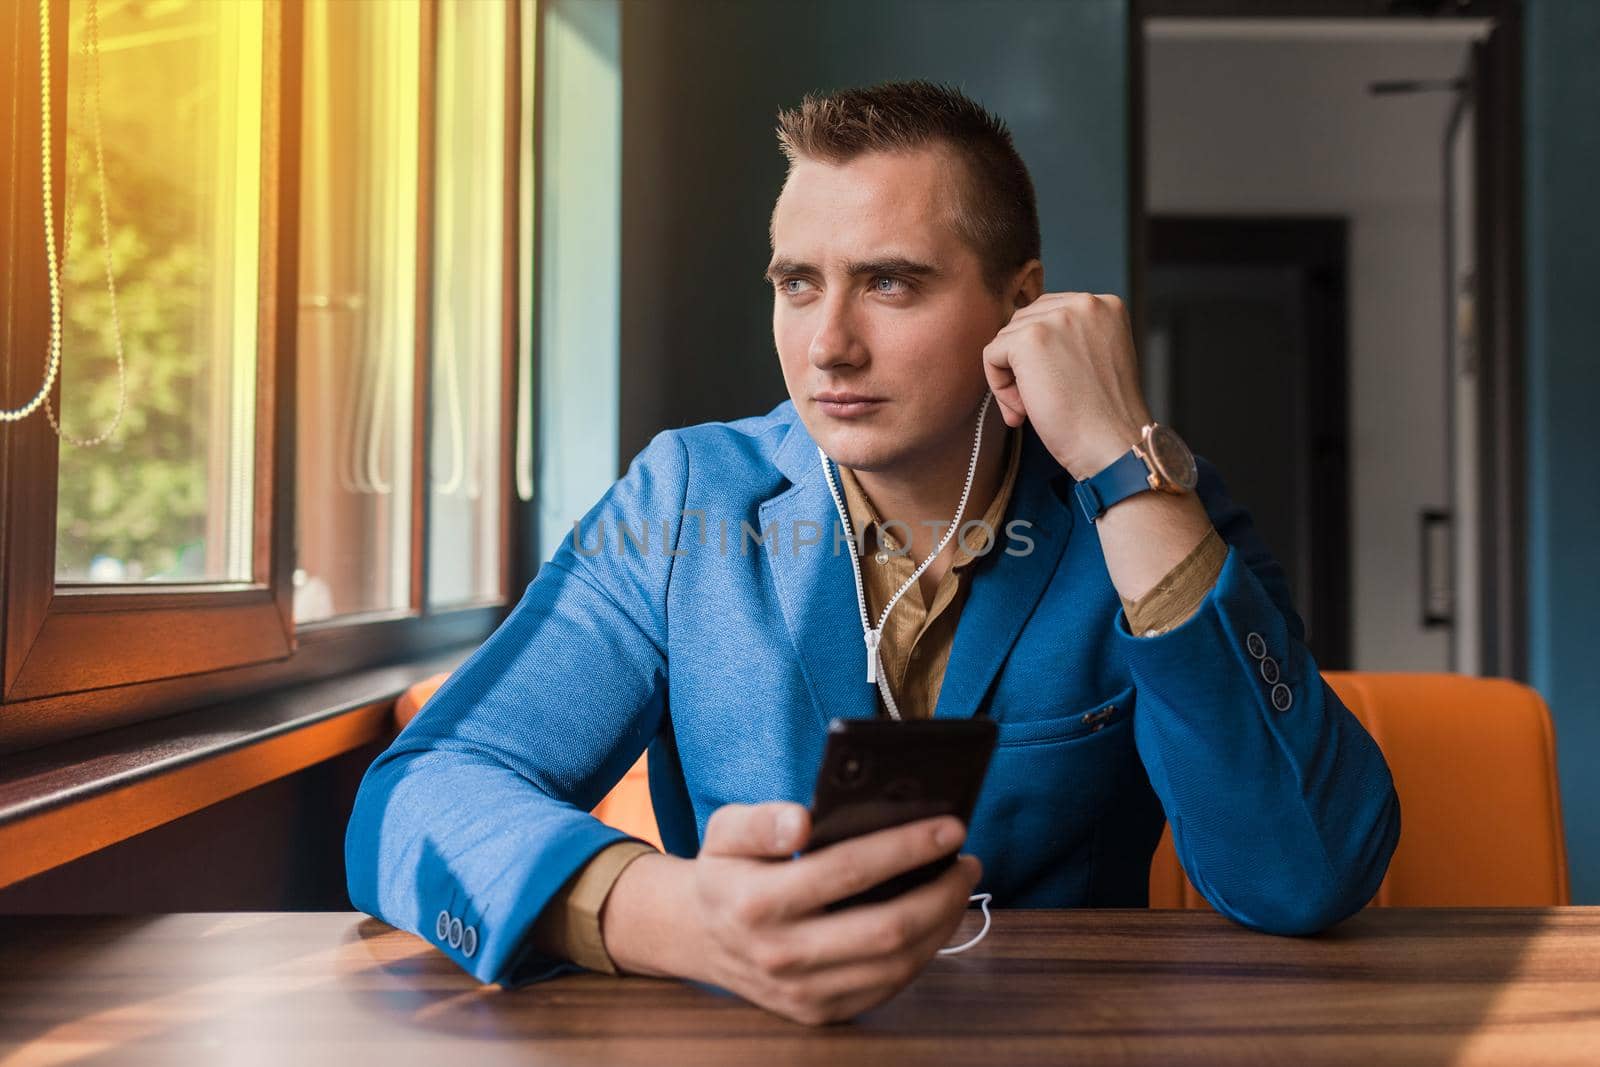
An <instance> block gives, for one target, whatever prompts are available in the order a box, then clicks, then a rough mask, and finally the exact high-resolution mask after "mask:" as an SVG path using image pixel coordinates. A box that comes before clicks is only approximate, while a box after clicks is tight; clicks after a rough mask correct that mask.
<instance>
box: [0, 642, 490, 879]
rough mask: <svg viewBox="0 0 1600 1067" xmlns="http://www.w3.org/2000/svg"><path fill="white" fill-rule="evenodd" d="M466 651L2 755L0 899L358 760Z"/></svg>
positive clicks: (296, 687) (439, 655)
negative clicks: (244, 799) (289, 779)
mask: <svg viewBox="0 0 1600 1067" xmlns="http://www.w3.org/2000/svg"><path fill="white" fill-rule="evenodd" d="M471 652H472V648H471V647H468V648H461V649H456V650H453V651H451V652H446V653H441V654H438V655H434V656H430V657H427V658H423V659H416V660H412V661H409V662H406V663H400V664H391V665H388V666H384V667H376V668H372V669H369V670H362V671H353V672H351V673H348V674H344V675H341V676H339V677H337V678H332V679H328V680H324V681H318V682H313V683H310V684H306V685H300V686H294V687H292V688H288V689H283V690H280V691H278V692H273V693H267V694H263V695H259V696H255V697H251V698H248V699H241V700H237V701H230V702H228V703H224V704H218V705H213V706H211V707H205V708H199V709H196V710H194V711H188V712H184V713H183V714H180V715H172V716H168V717H166V718H161V719H154V720H150V721H147V722H141V723H137V724H135V725H131V726H126V727H122V728H120V729H116V730H110V731H107V732H105V733H99V734H93V735H90V736H88V737H83V738H78V739H74V740H72V741H64V742H60V743H57V744H53V745H48V746H45V747H42V748H36V749H30V750H28V751H25V752H20V753H14V754H12V755H8V756H6V757H5V758H4V760H3V761H0V887H4V886H8V885H11V884H13V883H15V882H19V881H21V880H22V879H24V878H28V877H31V876H32V875H35V874H38V873H40V872H42V871H47V870H49V869H51V868H52V867H58V866H60V865H61V864H63V863H67V862H70V861H71V860H75V859H77V858H79V857H80V856H85V855H88V854H89V853H91V852H94V851H97V850H98V849H102V848H105V847H106V846H107V845H112V844H115V843H116V842H118V841H123V840H126V839H128V838H130V837H133V836H135V835H136V834H140V833H143V832H144V831H146V830H149V829H152V828H154V827H156V826H160V825H161V824H163V823H166V822H170V821H172V820H173V819H177V818H181V817H182V816H184V815H188V814H191V813H193V812H196V811H199V810H200V809H202V808H204V807H207V806H209V805H211V804H215V803H217V802H218V801H221V800H226V799H227V798H229V797H232V796H236V795H238V794H239V793H243V792H245V791H246V790H249V789H253V788H255V787H256V786H258V785H263V784H265V783H267V782H270V781H273V780H274V779H277V778H281V777H284V776H285V775H288V774H293V773H294V772H296V771H298V770H301V769H303V768H305V767H309V766H311V765H312V764H315V763H320V762H322V761H323V760H326V759H330V758H332V757H334V756H337V755H339V754H340V753H343V752H348V751H350V750H351V749H354V748H359V747H360V746H362V745H364V744H367V743H368V742H371V741H374V740H377V739H379V738H381V737H384V736H386V735H387V734H388V733H389V731H391V730H392V728H393V709H394V702H395V699H396V698H397V697H398V696H399V695H400V694H401V693H402V692H404V691H405V690H406V688H408V687H409V686H411V685H412V684H414V683H416V682H419V681H421V680H423V679H424V678H428V677H431V676H432V675H434V674H438V673H440V672H447V671H450V670H453V669H454V668H455V667H456V666H458V665H459V664H460V663H461V662H462V661H464V660H465V659H466V658H467V656H468V655H470V654H471Z"/></svg>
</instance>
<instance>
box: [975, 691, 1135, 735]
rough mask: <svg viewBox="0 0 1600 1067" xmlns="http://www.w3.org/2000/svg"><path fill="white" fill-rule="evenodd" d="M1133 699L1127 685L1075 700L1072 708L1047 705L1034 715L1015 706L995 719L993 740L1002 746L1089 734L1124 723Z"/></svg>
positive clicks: (1130, 712)
mask: <svg viewBox="0 0 1600 1067" xmlns="http://www.w3.org/2000/svg"><path fill="white" fill-rule="evenodd" d="M1133 701H1134V690H1133V687H1132V686H1131V685H1130V686H1128V687H1127V688H1125V689H1123V690H1122V691H1121V692H1119V693H1114V694H1112V695H1111V696H1109V697H1107V698H1105V699H1104V700H1098V701H1095V702H1093V703H1081V702H1074V703H1073V705H1072V707H1071V710H1066V709H1061V710H1057V709H1050V708H1047V709H1042V713H1041V714H1038V715H1035V714H1031V713H1030V712H1029V710H1028V709H1023V708H1016V709H1015V710H1014V711H1013V712H1011V713H1010V714H1006V713H1002V714H1001V715H1000V716H999V717H998V718H997V719H996V723H995V724H996V726H998V727H999V737H998V740H997V742H996V743H997V744H998V745H1000V746H1002V747H1012V746H1018V745H1047V744H1057V743H1060V742H1063V741H1074V740H1077V739H1080V738H1085V737H1090V736H1093V735H1095V734H1098V733H1101V732H1102V731H1105V730H1108V729H1111V728H1113V727H1118V726H1121V725H1122V724H1124V723H1126V722H1127V721H1128V720H1129V719H1130V718H1131V717H1132V715H1133Z"/></svg>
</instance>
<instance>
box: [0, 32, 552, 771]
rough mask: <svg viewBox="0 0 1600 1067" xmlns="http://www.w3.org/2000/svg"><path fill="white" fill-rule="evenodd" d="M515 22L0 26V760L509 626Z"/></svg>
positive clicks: (517, 187) (522, 53)
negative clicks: (54, 341)
mask: <svg viewBox="0 0 1600 1067" xmlns="http://www.w3.org/2000/svg"><path fill="white" fill-rule="evenodd" d="M532 13H533V5H531V4H527V3H518V4H505V5H499V4H437V3H431V2H427V0H390V2H386V3H383V4H350V3H344V2H341V0H296V2H279V0H267V2H264V3H251V4H217V3H214V2H211V0H163V2H162V3H159V4H156V3H148V4H123V3H117V2H114V0H43V2H42V3H41V2H39V0H22V2H21V3H17V4H12V5H5V7H4V10H3V11H0V66H3V68H4V69H8V70H21V71H31V70H40V61H41V55H43V56H44V57H45V59H46V61H47V63H46V66H45V67H44V69H43V70H42V71H41V74H40V76H39V77H38V78H37V79H34V78H19V79H15V80H14V81H12V82H8V83H7V84H6V85H5V86H4V87H3V88H0V93H3V94H4V95H5V96H7V97H9V98H10V99H8V100H7V101H6V103H7V104H9V105H10V106H9V107H7V108H4V109H0V144H5V145H7V146H14V156H13V158H14V159H15V160H17V161H18V165H17V166H14V167H9V168H6V169H5V170H4V171H0V247H4V248H6V249H8V250H10V255H11V263H12V265H13V266H14V269H12V270H10V271H9V272H4V273H3V275H0V345H3V346H4V350H5V352H6V353H7V359H6V361H5V363H4V366H3V368H0V409H4V410H6V411H7V412H10V413H12V414H13V415H15V416H18V417H10V416H8V418H7V421H5V422H0V479H3V480H0V586H3V587H4V590H5V595H4V598H3V612H0V624H3V627H4V629H3V633H0V668H3V669H0V752H5V751H10V750H15V749H18V748H26V747H30V746H32V745H37V744H42V743H45V742H47V741H50V740H55V739H58V738H63V737H67V736H71V735H73V734H76V733H83V732H89V731H92V730H98V729H104V728H107V727H109V726H113V725H118V724H121V723H126V722H131V721H136V720H138V719H141V718H148V717H152V716H156V715H162V714H167V713H170V712H173V711H177V710H181V709H183V708H186V707H194V706H198V705H202V704H206V703H211V702H215V701H218V700H222V699H225V698H227V697H229V696H234V695H239V694H243V693H248V692H250V691H251V690H253V689H258V688H262V687H266V686H278V685H282V684H286V683H288V682H292V681H296V680H301V679H309V678H313V677H320V676H326V675H329V674H333V673H338V672H340V671H345V670H351V669H355V668H357V667H360V666H363V665H366V664H372V663H377V662H381V661H384V660H389V659H393V658H396V657H399V656H404V655H412V654H423V653H426V652H429V651H432V650H435V649H443V648H446V647H451V646H456V645H462V644H470V643H472V642H474V641H477V640H480V639H481V638H482V637H484V636H486V635H487V633H488V632H489V630H491V629H492V628H493V626H494V625H495V624H496V623H497V622H498V621H499V618H500V617H501V616H502V615H503V613H504V610H505V606H506V604H507V603H508V601H509V591H510V576H511V573H512V569H511V564H512V563H513V558H512V557H513V553H512V549H511V546H512V539H511V523H512V519H513V517H514V514H513V506H512V505H513V502H514V500H515V499H516V498H515V497H513V495H512V493H513V490H514V487H513V486H512V484H511V472H512V470H513V464H512V456H513V454H514V452H515V448H514V442H513V440H512V437H513V430H515V429H516V427H517V414H518V408H517V403H516V398H517V396H518V395H519V390H518V385H519V381H522V380H525V379H524V378H523V376H524V375H525V374H526V357H527V352H526V351H525V348H526V346H527V344H528V343H530V341H531V337H530V335H529V334H528V332H527V331H526V330H523V329H521V328H520V326H519V322H518V319H519V301H518V300H517V284H516V282H515V279H516V278H517V276H518V271H519V266H520V267H521V269H522V270H523V271H526V270H527V269H529V265H528V264H527V263H526V259H525V255H524V253H523V251H522V250H521V249H520V248H519V243H520V242H519V235H520V234H525V233H526V232H527V231H528V226H529V222H528V220H527V219H525V218H524V217H523V212H526V211H531V204H530V203H528V200H530V199H531V198H529V197H527V196H526V193H525V190H526V189H527V188H529V186H528V185H527V178H528V176H527V175H525V174H523V173H522V168H523V166H524V165H525V161H526V153H527V149H526V145H528V144H530V143H531V140H530V138H529V136H528V133H527V129H528V125H529V123H530V122H531V115H532V110H531V108H527V107H525V106H524V104H523V96H524V94H525V92H526V91H527V90H526V88H525V87H527V86H531V81H524V79H523V73H522V71H523V65H524V63H525V62H526V61H527V60H528V59H530V58H531V54H530V53H531V48H532V33H531V30H532V27H531V26H530V27H526V28H525V27H524V26H523V25H522V22H523V21H524V20H527V19H530V18H531V16H532ZM46 116H48V119H49V121H48V123H46V121H45V118H46ZM47 129H48V130H49V131H50V136H49V137H48V138H47V137H46V130H47ZM47 162H48V164H49V166H48V167H47V166H46V164H47ZM102 169H103V171H104V175H105V182H104V186H103V187H102V185H101V180H100V173H101V170H102ZM47 172H48V174H49V177H50V196H49V204H50V208H51V211H50V215H51V218H52V221H53V223H54V230H53V231H52V232H53V237H54V244H55V248H54V253H55V254H56V255H58V256H59V257H60V258H61V260H62V268H61V271H60V279H61V280H60V285H59V287H57V300H56V306H57V307H59V308H60V310H61V322H62V331H61V346H60V348H61V359H60V364H59V375H57V376H56V377H55V379H54V380H53V384H52V386H51V388H49V389H48V390H46V391H45V392H44V393H42V394H41V393H40V388H41V383H43V382H45V381H46V380H48V379H50V378H51V373H52V372H51V370H50V359H49V352H50V336H51V307H52V299H51V289H52V286H51V284H50V268H49V265H48V264H49V262H50V257H51V254H52V250H51V248H50V244H49V243H47V241H46V240H45V233H46V223H45V219H46V211H45V206H46V196H45V177H46V174H47ZM102 188H103V192H104V196H105V201H104V203H105V209H104V213H103V217H104V219H105V223H106V224H105V226H104V227H102V225H101V220H102V209H101V199H100V198H101V194H102ZM519 193H521V194H523V195H521V196H519ZM102 231H103V232H102ZM108 260H109V267H108ZM113 302H114V303H113ZM113 308H114V310H113ZM119 339H120V352H121V360H120V367H119V359H118V351H119V343H118V342H119ZM519 357H520V358H519ZM36 394H39V395H40V396H41V402H40V403H38V404H34V405H31V407H30V399H31V398H33V397H34V396H35V395H36ZM44 397H48V399H49V401H50V410H49V411H48V412H47V411H46V410H45V405H44V403H42V399H43V398H44ZM24 412H25V413H26V414H25V415H24ZM52 418H55V419H59V422H60V429H61V433H60V436H59V437H58V436H57V433H56V432H55V430H54V429H53V427H52V421H51V420H52ZM528 429H529V428H527V427H524V428H523V431H522V432H523V433H524V434H526V433H527V432H528Z"/></svg>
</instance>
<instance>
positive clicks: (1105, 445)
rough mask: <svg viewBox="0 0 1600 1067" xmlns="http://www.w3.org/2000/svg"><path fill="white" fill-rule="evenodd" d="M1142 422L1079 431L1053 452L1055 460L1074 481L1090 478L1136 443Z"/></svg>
mask: <svg viewBox="0 0 1600 1067" xmlns="http://www.w3.org/2000/svg"><path fill="white" fill-rule="evenodd" d="M1143 428H1144V427H1143V424H1141V425H1139V426H1134V425H1133V424H1131V423H1129V424H1127V425H1123V426H1117V427H1108V428H1105V429H1101V430H1096V431H1095V432H1094V433H1092V434H1085V435H1082V436H1081V437H1080V438H1079V439H1078V440H1076V441H1073V442H1072V444H1071V446H1070V447H1067V448H1063V449H1062V450H1061V451H1059V452H1056V453H1054V454H1055V459H1056V462H1057V463H1059V464H1060V465H1061V466H1062V467H1063V468H1065V470H1066V471H1067V473H1069V474H1071V475H1072V476H1073V478H1075V479H1077V480H1078V481H1080V482H1081V481H1083V480H1084V479H1085V478H1092V477H1094V476H1095V475H1096V474H1099V473H1100V472H1101V471H1103V470H1105V469H1106V468H1107V467H1109V466H1111V464H1113V463H1115V462H1116V461H1117V460H1119V459H1121V458H1122V457H1123V456H1125V455H1127V453H1128V450H1129V449H1130V448H1132V447H1133V446H1134V445H1136V444H1138V443H1139V439H1140V433H1141V431H1142V430H1143Z"/></svg>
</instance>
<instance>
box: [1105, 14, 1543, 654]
mask: <svg viewBox="0 0 1600 1067" xmlns="http://www.w3.org/2000/svg"><path fill="white" fill-rule="evenodd" d="M1391 6H1392V7H1396V8H1398V7H1406V8H1408V9H1409V10H1410V11H1411V12H1412V13H1413V14H1415V13H1417V11H1418V5H1417V4H1409V5H1391ZM1500 6H1501V5H1499V4H1494V3H1485V2H1480V0H1474V2H1472V3H1470V4H1468V5H1465V6H1464V7H1458V6H1456V5H1451V6H1450V12H1449V14H1445V13H1443V11H1444V8H1443V5H1440V10H1441V14H1439V15H1438V16H1436V17H1427V18H1416V17H1396V16H1392V15H1372V14H1370V7H1371V5H1368V4H1365V3H1360V2H1355V0H1352V2H1349V3H1341V2H1336V0H1329V2H1327V3H1324V4H1321V5H1319V7H1320V8H1324V9H1327V11H1326V13H1327V14H1328V15H1329V16H1330V17H1326V18H1323V17H1317V18H1307V17H1298V18H1292V17H1284V16H1288V15H1291V14H1298V13H1303V12H1304V11H1305V7H1304V5H1302V4H1291V3H1287V2H1281V3H1274V2H1263V0H1249V2H1246V0H1214V2H1206V0H1135V2H1134V4H1133V11H1134V15H1133V17H1134V31H1133V33H1132V34H1131V35H1130V37H1131V44H1130V47H1131V48H1132V50H1133V55H1132V57H1131V62H1130V71H1131V76H1130V77H1131V82H1132V83H1133V87H1134V88H1133V95H1134V99H1133V102H1132V109H1133V110H1132V117H1131V124H1132V129H1133V134H1132V138H1133V157H1134V158H1133V166H1132V173H1133V181H1134V186H1135V196H1134V198H1133V199H1134V205H1133V208H1132V211H1133V219H1132V223H1131V229H1132V233H1133V237H1134V244H1133V247H1134V249H1135V256H1134V263H1133V267H1132V271H1131V273H1132V276H1133V296H1132V303H1133V317H1134V324H1135V330H1136V334H1137V337H1138V339H1139V350H1140V353H1141V359H1142V361H1143V364H1144V367H1143V369H1144V373H1145V375H1146V389H1147V392H1148V393H1149V394H1150V397H1151V406H1152V410H1153V411H1155V412H1156V417H1157V418H1158V419H1159V418H1161V417H1162V414H1161V411H1159V410H1157V409H1164V410H1165V412H1166V414H1167V418H1168V419H1170V421H1171V422H1172V423H1173V424H1174V425H1175V426H1176V427H1177V428H1178V429H1179V431H1180V432H1183V433H1184V434H1185V436H1186V437H1187V438H1188V439H1189V440H1190V441H1191V443H1192V444H1193V445H1194V447H1195V449H1196V451H1197V452H1199V453H1201V454H1202V455H1206V456H1207V457H1208V458H1211V459H1212V460H1213V461H1214V462H1216V464H1217V466H1218V468H1219V470H1220V471H1221V473H1222V475H1223V477H1224V479H1225V480H1226V482H1227V483H1228V485H1229V488H1230V490H1231V493H1232V495H1233V496H1234V498H1235V499H1236V500H1238V501H1239V502H1240V503H1241V504H1243V505H1244V506H1246V507H1247V508H1248V509H1249V510H1250V511H1251V513H1252V515H1253V517H1254V518H1255V519H1256V524H1257V527H1258V529H1259V530H1260V531H1261V533H1262V534H1263V536H1264V538H1265V539H1266V541H1267V543H1268V545H1269V547H1270V548H1271V549H1272V550H1273V552H1274V555H1276V556H1277V557H1278V559H1279V561H1280V562H1282V563H1283V565H1284V567H1285V569H1286V571H1287V572H1288V575H1289V578H1290V583H1291V589H1292V592H1293V595H1294V599H1295V606H1296V608H1297V610H1298V611H1299V613H1300V614H1301V616H1302V618H1304V619H1305V621H1306V623H1307V643H1308V645H1309V646H1310V647H1311V649H1312V652H1313V655H1315V656H1316V657H1317V660H1318V663H1319V665H1320V666H1322V667H1324V668H1341V667H1343V668H1353V669H1362V670H1454V671H1461V672H1464V673H1473V674H1477V673H1484V674H1504V675H1509V676H1512V677H1518V676H1520V672H1522V671H1523V670H1524V669H1525V668H1524V663H1525V655H1524V651H1523V648H1522V645H1523V642H1522V640H1521V634H1522V632H1523V628H1522V626H1521V621H1520V619H1521V616H1520V612H1521V594H1522V588H1523V585H1522V578H1521V543H1522V542H1521V522H1522V508H1521V495H1520V490H1519V488H1518V487H1519V486H1520V485H1521V480H1522V472H1521V467H1520V463H1521V454H1520V449H1519V447H1518V446H1519V444H1520V435H1521V416H1520V384H1521V373H1520V367H1521V364H1520V343H1519V342H1520V335H1519V333H1518V330H1517V328H1516V327H1515V326H1514V324H1515V323H1516V322H1517V321H1518V318H1517V316H1518V312H1519V301H1518V300H1517V295H1518V294H1519V293H1520V289H1519V288H1518V287H1519V286H1520V276H1519V275H1520V243H1519V238H1520V192H1519V191H1518V190H1517V188H1516V186H1515V183H1514V182H1513V181H1512V180H1511V178H1512V176H1514V175H1515V173H1516V168H1517V167H1519V166H1520V137H1519V135H1518V129H1517V123H1516V121H1515V115H1516V101H1515V100H1514V99H1511V100H1508V99H1507V97H1515V96H1516V94H1517V85H1518V84H1519V79H1518V77H1517V76H1516V74H1515V71H1514V69H1512V68H1513V67H1514V64H1515V61H1516V53H1517V50H1518V49H1519V48H1520V24H1519V23H1518V21H1517V18H1516V11H1515V8H1514V5H1506V7H1507V10H1506V11H1504V12H1502V11H1501V10H1499V8H1500ZM1291 9H1293V10H1291ZM1457 12H1459V14H1457ZM1480 116H1482V117H1481V118H1480Z"/></svg>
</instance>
